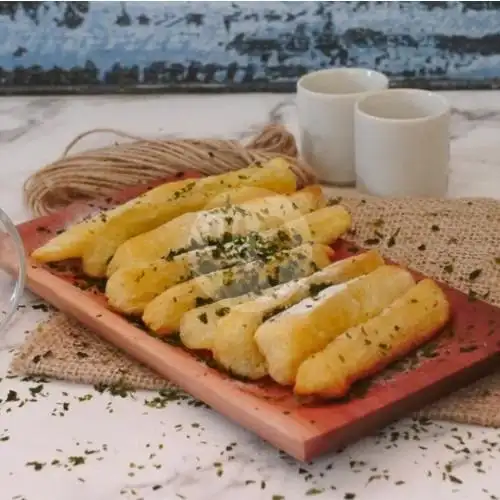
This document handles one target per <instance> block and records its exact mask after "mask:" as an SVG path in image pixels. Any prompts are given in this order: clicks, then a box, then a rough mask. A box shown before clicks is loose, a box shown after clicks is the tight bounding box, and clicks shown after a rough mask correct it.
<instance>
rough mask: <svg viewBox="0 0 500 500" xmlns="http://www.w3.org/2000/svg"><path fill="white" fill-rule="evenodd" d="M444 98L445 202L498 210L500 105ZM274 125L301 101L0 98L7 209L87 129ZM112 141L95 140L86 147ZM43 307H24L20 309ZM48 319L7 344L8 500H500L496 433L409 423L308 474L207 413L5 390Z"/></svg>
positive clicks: (24, 385) (203, 131) (82, 392)
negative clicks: (31, 335)
mask: <svg viewBox="0 0 500 500" xmlns="http://www.w3.org/2000/svg"><path fill="white" fill-rule="evenodd" d="M446 96H447V97H448V98H449V99H450V100H451V102H452V105H453V107H454V114H453V137H454V139H453V143H452V162H451V178H450V189H449V195H450V196H489V197H494V198H498V199H500V141H498V134H499V132H500V92H456V93H446ZM270 119H274V120H280V121H282V122H284V123H285V124H287V125H288V126H289V127H290V128H291V129H292V130H293V131H295V130H296V121H295V116H294V105H293V96H287V95H269V94H267V95H227V96H166V97H156V96H155V97H88V98H74V97H68V98H57V97H53V98H35V97H33V98H3V99H1V100H0V181H1V182H0V206H1V207H2V208H3V209H4V210H5V211H7V212H8V213H9V214H10V216H11V217H12V218H13V219H14V220H15V221H16V222H21V221H22V220H25V219H26V218H28V217H29V214H28V212H27V211H26V210H25V208H24V207H23V205H22V198H21V188H22V184H23V181H24V180H25V179H26V177H27V176H28V175H29V174H30V173H31V172H34V171H35V170H36V169H37V168H39V167H40V166H41V165H43V164H45V163H48V162H50V161H52V160H54V159H55V158H57V157H58V156H59V155H60V154H61V152H62V150H63V149H64V147H65V146H66V145H67V144H68V143H69V142H70V140H72V139H73V138H74V137H75V136H76V135H77V134H79V133H80V132H84V131H86V130H88V129H91V128H95V127H113V128H119V129H121V130H124V131H126V132H129V133H132V134H137V135H141V136H148V137H151V136H158V135H167V134H168V135H171V136H178V137H181V136H205V137H206V136H219V137H237V138H239V137H244V136H245V135H246V134H247V131H248V130H249V129H250V130H257V129H258V128H259V127H260V126H261V125H264V124H265V123H266V122H268V121H269V120H270ZM112 139H114V138H112V137H110V136H107V135H103V136H92V137H91V138H89V139H88V140H85V141H84V143H83V144H82V146H81V147H93V146H98V145H104V144H108V143H109V141H110V140H112ZM34 302H36V298H35V297H33V296H31V295H29V294H26V298H25V303H27V304H33V303H34ZM44 314H45V313H43V312H41V311H39V310H32V309H31V308H30V307H27V308H25V309H23V310H22V312H21V311H20V312H19V313H18V315H17V317H16V318H15V321H14V322H13V323H12V325H11V326H10V328H9V329H8V331H7V335H6V337H5V338H4V339H3V340H2V347H3V349H2V350H1V351H0V499H1V500H9V499H16V500H21V499H25V500H68V499H69V498H71V497H72V498H75V500H80V499H82V500H101V499H102V500H104V499H106V500H115V499H127V500H128V499H134V500H137V499H141V498H142V499H144V500H159V499H161V500H174V499H177V498H179V499H188V500H211V499H214V500H215V499H217V500H230V499H233V498H239V499H240V500H260V499H262V500H273V499H274V500H280V499H286V500H297V499H302V498H309V497H316V496H317V497H318V498H327V499H333V500H336V499H348V498H356V499H361V500H367V499H370V500H377V499H382V498H384V499H385V498H387V496H388V495H394V496H395V498H405V499H407V500H417V499H422V498H440V499H442V500H447V499H470V498H474V499H475V500H480V499H491V500H494V498H496V497H498V498H500V483H499V481H498V477H497V475H498V474H497V471H498V470H499V465H498V460H499V458H500V445H497V444H496V443H497V442H500V431H497V430H493V429H483V428H477V427H468V426H462V425H460V426H456V425H453V424H445V423H430V424H428V425H425V426H424V427H423V430H421V429H422V426H421V425H420V424H417V425H415V423H414V422H412V421H411V420H405V421H401V422H399V423H397V424H396V425H394V426H393V427H391V429H389V430H386V431H385V433H383V434H382V435H380V436H377V437H370V438H366V439H364V440H362V441H360V442H358V443H356V444H354V445H352V446H350V447H349V448H347V449H346V450H345V451H343V452H341V453H339V454H332V455H330V456H326V457H324V458H322V459H320V460H318V461H316V462H315V463H313V464H309V465H304V464H299V463H297V462H295V461H294V460H292V459H290V458H288V457H285V456H283V455H281V454H280V453H279V452H277V451H276V450H275V449H273V448H271V447H270V446H269V445H267V444H266V443H264V442H262V441H261V440H260V439H258V438H257V437H255V436H253V435H251V434H250V433H248V432H246V431H245V430H243V429H241V428H240V427H238V426H237V425H234V424H233V423H231V422H229V421H227V420H226V419H224V418H223V417H221V416H220V415H218V414H216V413H215V412H214V411H211V410H207V409H204V408H195V407H192V406H189V405H187V404H185V403H183V404H180V405H177V404H176V403H170V404H168V405H167V406H166V407H165V408H162V409H153V408H150V407H149V406H148V405H147V404H145V401H146V400H147V399H150V398H152V397H153V396H154V394H153V393H147V392H137V393H135V394H132V395H130V396H128V397H127V398H121V397H120V396H111V395H109V394H107V393H105V394H100V393H98V392H97V391H95V390H94V388H92V387H85V386H78V385H72V384H65V383H61V382H42V383H40V382H38V381H22V380H19V379H16V378H9V377H8V376H6V375H7V367H8V364H9V361H10V359H11V356H12V350H13V349H14V348H15V346H16V345H19V343H21V342H22V340H23V338H24V335H25V332H26V331H27V330H29V329H30V328H32V327H33V326H34V325H35V323H36V321H37V320H39V319H41V318H43V316H44ZM10 391H15V392H10ZM398 436H399V437H398ZM234 443H237V444H234ZM465 448H466V449H468V451H467V450H464V449H465ZM495 463H496V464H497V465H495ZM353 495H355V496H353Z"/></svg>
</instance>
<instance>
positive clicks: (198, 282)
mask: <svg viewBox="0 0 500 500" xmlns="http://www.w3.org/2000/svg"><path fill="white" fill-rule="evenodd" d="M332 256H333V250H332V249H331V248H330V247H328V246H325V245H317V244H305V245H302V246H300V247H297V248H294V249H291V250H285V251H283V252H280V253H279V254H277V255H276V256H274V257H273V258H272V259H270V260H269V261H268V262H266V263H264V264H263V263H262V262H258V261H254V262H250V263H248V264H245V265H238V266H233V267H231V268H229V269H224V270H221V271H215V272H213V273H210V274H206V275H203V276H198V277H197V278H194V279H192V280H190V281H187V282H185V283H181V284H179V285H175V286H174V287H172V288H169V289H168V290H166V291H165V292H163V293H162V294H160V295H158V296H157V297H156V298H155V299H154V300H153V301H151V302H150V303H149V304H148V305H147V306H146V308H145V310H144V314H143V320H144V322H145V323H146V325H148V327H149V328H150V329H151V330H153V331H154V332H156V333H158V334H169V333H172V332H175V331H178V330H179V325H180V320H181V318H182V316H183V315H184V314H185V313H186V312H187V311H190V310H191V309H194V308H195V307H197V305H203V303H206V302H207V301H214V300H219V299H221V298H228V297H236V296H238V295H243V294H246V293H249V292H252V291H257V290H260V289H265V288H269V287H271V286H273V285H276V284H279V283H285V282H287V281H290V280H292V279H295V278H299V277H302V276H307V275H310V274H312V273H313V272H314V271H315V270H316V269H322V268H323V267H326V266H327V265H328V264H329V263H330V262H331V259H332Z"/></svg>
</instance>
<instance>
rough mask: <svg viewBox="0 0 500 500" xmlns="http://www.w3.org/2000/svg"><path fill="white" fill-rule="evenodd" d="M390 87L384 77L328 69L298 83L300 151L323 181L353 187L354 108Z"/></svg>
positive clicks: (363, 72)
mask: <svg viewBox="0 0 500 500" xmlns="http://www.w3.org/2000/svg"><path fill="white" fill-rule="evenodd" d="M388 84H389V81H388V79H387V77H386V76H385V75H384V74H382V73H378V72H377V71H372V70H369V69H363V68H332V69H325V70H320V71H315V72H313V73H309V74H307V75H305V76H303V77H302V78H300V79H299V81H298V82H297V111H298V120H299V134H300V149H301V153H302V156H303V158H304V160H305V161H306V162H307V163H308V164H309V165H310V166H311V167H312V168H313V169H314V171H315V173H316V175H317V176H318V178H319V180H320V181H322V182H326V183H331V184H337V185H349V184H354V182H355V180H356V174H355V169H354V105H355V103H356V101H357V100H358V99H360V98H362V97H364V96H365V95H367V93H369V92H373V91H378V90H382V89H386V88H387V87H388Z"/></svg>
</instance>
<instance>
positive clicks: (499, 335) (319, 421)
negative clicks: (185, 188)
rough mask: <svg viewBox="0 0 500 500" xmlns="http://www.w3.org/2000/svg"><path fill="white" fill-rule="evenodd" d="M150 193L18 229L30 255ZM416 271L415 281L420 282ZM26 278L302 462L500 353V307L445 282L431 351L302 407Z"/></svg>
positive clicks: (82, 207)
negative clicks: (79, 224)
mask: <svg viewBox="0 0 500 500" xmlns="http://www.w3.org/2000/svg"><path fill="white" fill-rule="evenodd" d="M188 175H190V176H194V174H188ZM145 189H146V188H145V187H144V186H140V187H137V188H134V189H128V190H125V191H123V192H120V193H119V194H118V195H117V196H115V197H114V200H111V199H107V200H105V201H103V202H102V203H101V202H99V203H97V202H96V203H95V204H86V203H78V204H74V205H72V206H70V207H68V208H66V209H64V210H61V211H59V212H57V213H54V214H52V215H49V216H45V217H40V218H38V219H35V220H32V221H29V222H26V223H24V224H21V225H19V226H18V230H19V232H20V234H21V237H22V239H23V241H24V244H25V247H26V251H27V253H28V254H29V253H30V252H31V251H32V250H34V249H35V248H37V247H38V246H40V245H42V244H43V243H44V242H46V241H47V240H48V239H50V238H51V237H52V236H53V235H54V234H55V233H56V231H59V230H61V229H63V228H64V227H65V226H66V225H69V224H70V223H71V222H73V221H74V220H75V219H78V218H80V217H82V216H83V215H86V214H88V213H91V212H92V211H94V210H95V209H96V207H109V206H113V205H114V204H116V203H120V202H124V201H126V200H127V199H130V198H131V197H133V196H136V195H138V194H139V193H141V192H142V191H144V190H145ZM350 248H352V244H351V243H349V242H347V241H339V242H338V244H337V245H336V250H337V253H336V257H337V258H344V257H347V256H349V255H352V254H351V253H350V250H349V249H350ZM414 274H415V276H416V278H417V279H420V278H421V277H422V276H421V275H419V274H418V273H414ZM27 278H28V287H29V288H30V289H31V290H32V291H33V292H34V293H36V294H38V295H39V296H41V297H43V298H44V299H46V300H47V301H48V302H49V303H51V304H53V305H54V306H55V307H57V308H58V309H60V310H61V311H64V312H65V313H67V314H69V315H72V316H73V317H75V318H77V319H78V320H79V321H81V322H82V323H83V324H85V325H86V326H88V327H90V328H91V329H92V330H95V331H96V332H97V333H99V334H100V335H101V336H102V337H103V338H105V339H106V340H108V341H109V342H111V343H112V344H114V345H115V346H117V347H119V348H120V349H122V350H123V351H125V352H126V353H128V354H129V355H130V356H132V357H134V358H136V359H137V360H139V361H141V362H142V363H144V364H145V365H147V366H149V367H151V368H152V369H153V370H155V371H156V372H158V373H159V374H161V375H163V376H164V377H166V378H167V379H169V380H171V381H173V382H175V383H176V384H178V385H179V386H180V387H182V388H183V389H185V390H186V391H187V392H189V393H190V394H192V395H193V396H194V397H196V398H198V399H200V400H202V401H204V402H205V403H206V404H208V405H210V406H211V407H213V408H214V409H215V410H217V411H219V412H220V413H222V414H224V415H225V416H227V417H229V418H230V419H233V420H234V421H236V422H238V423H239V424H241V425H242V426H244V427H246V428H248V429H250V430H251V431H253V432H255V433H256V434H258V435H259V436H261V437H262V438H263V439H265V440H267V441H269V442H270V443H272V444H273V445H275V446H276V447H278V448H280V449H282V450H283V451H285V452H287V453H289V454H290V455H292V456H294V457H295V458H297V459H299V460H304V461H307V460H310V459H312V458H314V457H316V456H318V455H320V454H322V453H324V452H327V451H329V450H333V449H336V448H340V447H342V446H344V445H346V444H348V443H349V442H351V441H353V440H356V439H358V438H360V437H361V436H363V435H366V434H369V433H371V432H373V431H374V430H376V429H377V428H379V427H381V426H383V425H386V424H388V423H390V422H391V421H394V420H395V419H398V418H400V417H402V416H405V415H407V414H408V413H410V412H412V411H414V410H417V409H419V408H421V407H423V406H424V405H425V404H427V403H429V402H431V401H433V400H435V399H437V398H439V397H440V396H443V395H445V394H446V393H448V392H450V391H453V390H456V389H458V388H459V387H461V386H463V385H464V384H467V383H469V382H472V381H473V380H475V379H477V378H479V377H480V376H482V375H484V374H486V373H487V372H488V371H489V370H490V369H491V368H492V367H493V366H494V365H495V364H496V363H497V360H498V358H497V355H498V353H499V352H500V309H498V308H495V307H493V306H491V305H489V304H487V303H485V302H482V301H479V300H471V299H470V297H468V296H467V295H465V294H463V293H461V292H458V291H457V290H454V289H451V288H449V287H447V286H445V285H442V286H443V288H444V289H445V291H446V293H447V296H448V298H449V300H450V302H451V304H452V309H453V320H452V323H451V324H450V325H449V327H447V328H446V329H445V330H444V331H443V332H442V333H441V334H440V336H439V337H437V338H436V340H435V341H434V343H433V345H432V346H430V345H427V346H424V348H422V349H420V350H419V351H417V352H416V353H414V355H412V356H411V357H408V358H407V359H406V360H405V361H404V362H402V363H401V362H400V363H399V364H398V365H399V366H396V365H395V366H394V367H391V368H389V369H387V370H385V371H384V372H383V373H382V374H380V375H379V376H378V377H375V378H373V379H371V380H369V381H368V382H369V383H363V384H361V385H358V386H357V387H356V388H355V389H354V390H353V391H352V394H351V396H350V397H349V398H348V399H345V400H343V401H339V402H331V403H322V404H318V405H309V406H304V405H301V404H300V403H299V402H298V401H297V400H296V399H295V398H294V397H293V395H292V393H291V391H290V389H287V388H283V387H279V386H278V385H276V384H274V383H273V382H271V381H265V382H261V383H251V382H242V381H238V380H235V379H232V378H230V377H229V376H227V375H226V374H223V373H221V372H219V371H218V370H216V369H215V368H212V367H210V366H208V365H207V364H206V363H204V362H203V361H201V360H200V359H199V358H198V357H196V356H195V355H194V354H193V353H190V352H188V351H187V350H185V349H183V348H182V347H178V346H173V345H169V344H167V343H165V342H162V341H160V340H158V339H155V338H154V337H151V336H149V335H147V333H145V332H144V331H143V330H141V329H140V328H138V327H136V326H134V325H133V324H132V323H130V322H129V321H127V319H125V318H123V317H121V316H119V315H118V314H116V313H114V312H112V311H110V310H108V309H107V308H106V305H105V300H104V298H103V296H102V294H100V293H99V292H96V291H95V290H93V289H87V290H82V289H81V288H79V287H78V286H76V285H75V284H74V278H72V277H71V276H68V275H67V274H65V273H63V272H61V271H60V270H55V269H53V268H52V267H46V266H40V265H38V264H35V263H34V262H31V261H29V262H28V276H27ZM361 389H362V390H361Z"/></svg>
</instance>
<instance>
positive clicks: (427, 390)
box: [304, 352, 500, 461]
mask: <svg viewBox="0 0 500 500" xmlns="http://www.w3.org/2000/svg"><path fill="white" fill-rule="evenodd" d="M499 361H500V352H496V353H492V355H491V356H489V357H488V358H484V359H482V360H480V361H478V362H476V363H474V364H472V365H469V366H467V367H466V368H464V369H463V370H462V371H461V372H458V373H457V372H454V373H449V374H448V376H447V377H444V378H443V379H441V380H439V381H437V382H435V383H433V384H432V386H428V385H427V386H426V385H425V384H423V385H422V387H421V388H420V389H419V390H418V391H415V392H412V393H409V394H408V396H407V397H406V398H404V399H401V400H399V401H396V402H394V403H393V404H392V405H391V407H390V408H389V409H388V408H382V409H380V410H379V411H376V412H373V413H371V414H369V415H364V416H363V418H362V419H353V420H352V421H350V422H349V423H348V424H347V425H345V426H343V427H341V428H337V429H335V430H334V431H331V432H329V433H326V434H321V435H318V436H311V437H310V438H308V439H307V440H306V442H305V443H304V460H305V461H309V460H312V459H316V458H318V457H319V456H321V455H324V454H325V453H328V452H331V451H334V450H339V449H342V448H343V447H345V446H347V445H349V444H351V443H353V442H355V441H358V440H360V439H362V438H364V437H367V436H369V435H370V434H371V433H372V432H375V431H377V430H379V429H381V428H383V427H385V426H387V425H389V424H391V423H393V422H395V421H397V420H400V419H401V418H405V417H409V416H411V414H412V413H413V412H416V411H418V410H419V409H421V408H423V407H424V406H426V405H428V404H431V403H433V402H435V401H437V400H439V399H441V398H443V397H446V396H447V395H449V394H451V393H452V392H454V391H456V388H457V384H458V385H459V386H460V387H465V386H466V385H468V384H471V383H473V382H475V381H477V380H479V379H480V378H482V377H484V376H486V375H488V374H490V373H492V372H493V371H494V370H495V369H496V368H497V367H498V363H499Z"/></svg>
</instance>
